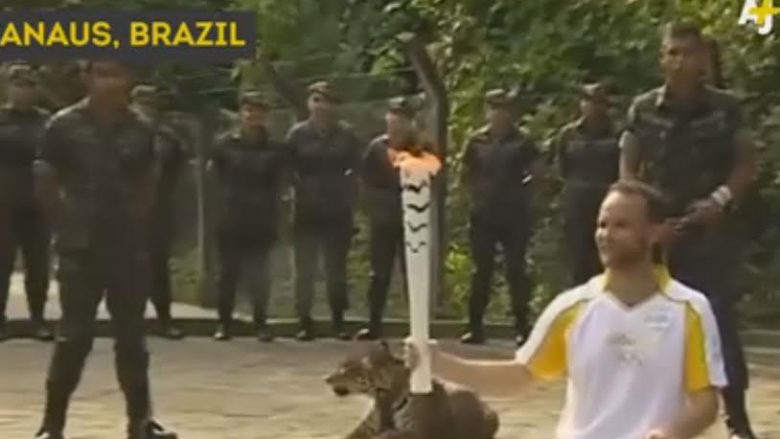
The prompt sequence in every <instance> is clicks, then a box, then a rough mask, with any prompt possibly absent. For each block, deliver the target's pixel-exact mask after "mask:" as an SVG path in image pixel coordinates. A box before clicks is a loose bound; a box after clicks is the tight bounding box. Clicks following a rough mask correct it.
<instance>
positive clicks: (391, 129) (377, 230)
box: [356, 98, 421, 340]
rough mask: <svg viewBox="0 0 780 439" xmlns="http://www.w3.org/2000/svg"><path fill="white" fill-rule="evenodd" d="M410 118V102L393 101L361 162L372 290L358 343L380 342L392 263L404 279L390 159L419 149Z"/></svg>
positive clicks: (397, 187)
mask: <svg viewBox="0 0 780 439" xmlns="http://www.w3.org/2000/svg"><path fill="white" fill-rule="evenodd" d="M415 112H416V109H415V108H414V105H413V104H412V103H411V102H410V101H409V99H407V98H396V99H392V100H391V101H390V102H389V108H388V111H387V114H386V115H385V121H386V123H387V132H386V133H385V134H382V135H380V136H379V137H377V138H375V139H374V140H372V141H371V143H370V144H369V145H368V148H367V149H366V152H365V154H364V156H363V166H362V170H361V174H362V178H363V181H364V183H365V191H366V200H367V207H368V216H369V220H370V224H371V226H370V227H371V236H370V253H371V285H370V287H369V290H368V304H369V306H368V308H369V325H368V327H367V328H364V329H362V330H361V331H360V332H358V334H357V336H356V338H357V339H358V340H374V339H377V338H380V337H381V336H382V315H383V313H384V308H385V303H386V302H387V290H388V288H389V287H390V277H391V275H392V273H393V263H394V262H395V260H396V257H398V259H399V261H400V264H401V268H402V272H403V273H404V275H405V274H406V269H405V268H406V267H405V258H404V256H405V255H404V224H403V210H402V208H401V181H400V176H399V174H398V169H397V168H396V167H395V166H393V163H392V159H393V156H394V155H395V154H397V153H398V152H400V151H417V150H420V149H421V145H420V144H419V139H418V138H417V135H416V133H415V131H414V129H415V128H414V116H415Z"/></svg>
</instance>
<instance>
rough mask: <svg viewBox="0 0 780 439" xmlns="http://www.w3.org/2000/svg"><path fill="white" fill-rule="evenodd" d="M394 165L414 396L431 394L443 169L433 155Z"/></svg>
mask: <svg viewBox="0 0 780 439" xmlns="http://www.w3.org/2000/svg"><path fill="white" fill-rule="evenodd" d="M394 164H395V166H396V167H397V168H398V169H399V172H400V175H401V188H402V192H401V200H402V206H403V207H402V209H403V218H404V248H405V250H406V276H407V282H408V292H409V318H410V322H409V324H410V332H411V340H412V343H414V345H415V346H416V347H417V349H418V352H419V353H420V365H419V366H418V367H417V368H415V370H414V371H413V372H412V376H411V382H410V389H411V392H412V394H429V393H431V391H432V389H433V386H432V381H431V380H432V377H431V361H430V352H429V349H428V342H429V338H430V307H431V303H430V297H431V295H430V294H429V293H430V291H429V289H430V288H431V283H430V278H431V257H432V256H433V255H432V252H431V239H432V233H431V229H432V225H431V220H432V215H431V213H432V206H433V199H432V197H431V186H432V179H433V177H434V176H435V175H436V173H437V172H438V171H439V169H440V168H441V162H440V161H439V159H438V158H437V157H436V156H434V155H433V154H430V153H424V152H423V153H420V154H417V155H413V154H410V153H407V152H401V153H398V154H397V155H396V156H395V158H394Z"/></svg>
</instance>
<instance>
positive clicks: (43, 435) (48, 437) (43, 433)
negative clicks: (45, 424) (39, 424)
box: [35, 428, 65, 439]
mask: <svg viewBox="0 0 780 439" xmlns="http://www.w3.org/2000/svg"><path fill="white" fill-rule="evenodd" d="M35 439H65V436H63V435H62V433H52V432H50V431H48V430H46V429H44V428H42V429H40V430H38V433H36V434H35Z"/></svg>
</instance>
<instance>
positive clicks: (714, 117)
mask: <svg viewBox="0 0 780 439" xmlns="http://www.w3.org/2000/svg"><path fill="white" fill-rule="evenodd" d="M627 124H628V125H627V129H626V134H624V136H623V138H622V140H621V143H622V144H623V147H625V143H626V142H635V143H636V144H635V145H634V146H635V147H636V149H637V150H638V151H639V157H640V171H639V176H640V178H641V179H642V180H644V181H647V182H649V183H651V184H654V185H656V186H657V187H658V188H659V189H661V190H662V191H663V192H664V193H665V195H666V196H667V197H668V198H669V200H670V202H671V207H672V210H673V212H672V213H673V214H675V215H681V214H682V213H683V212H684V210H685V208H686V207H687V206H688V205H690V203H692V202H693V201H696V200H697V199H700V198H704V197H707V196H708V195H709V194H710V193H712V191H713V190H715V189H716V188H717V187H718V186H720V185H721V184H724V183H725V182H726V180H727V178H728V176H729V174H730V172H731V170H732V166H733V163H734V158H735V145H734V137H735V133H736V132H737V131H738V130H740V129H741V128H742V120H741V114H740V108H739V104H738V101H737V99H736V98H735V97H734V96H732V95H730V94H728V93H726V92H724V91H720V90H715V89H712V88H703V89H702V90H701V92H700V93H699V94H698V96H697V98H696V102H695V103H694V104H693V105H692V106H690V108H689V109H688V110H686V111H682V110H679V109H676V108H674V107H673V106H672V105H671V104H670V102H669V97H668V95H667V92H666V88H665V87H660V88H656V89H654V90H651V91H649V92H647V93H644V94H642V95H640V96H638V97H637V98H636V99H634V102H633V103H632V105H631V107H630V108H629V110H628V120H627Z"/></svg>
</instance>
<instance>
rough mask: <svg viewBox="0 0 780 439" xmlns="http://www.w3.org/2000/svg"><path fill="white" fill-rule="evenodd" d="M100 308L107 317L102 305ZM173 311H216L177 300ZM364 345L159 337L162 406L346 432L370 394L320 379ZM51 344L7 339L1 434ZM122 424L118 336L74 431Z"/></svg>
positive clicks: (757, 373)
mask: <svg viewBox="0 0 780 439" xmlns="http://www.w3.org/2000/svg"><path fill="white" fill-rule="evenodd" d="M15 281H18V279H15ZM14 284H15V288H14V289H13V292H14V293H13V294H12V295H11V301H10V303H9V317H11V318H15V319H19V318H23V317H25V316H26V306H25V303H24V298H23V297H22V296H21V295H20V294H19V290H20V289H19V288H18V282H14ZM52 296H53V297H52V299H53V300H52V301H50V306H49V309H48V315H49V316H50V317H52V318H56V317H57V315H58V314H59V312H58V310H57V307H56V299H55V297H56V286H54V288H53V291H52ZM149 311H150V312H149V315H150V316H151V315H153V314H152V313H151V310H149ZM101 314H102V316H103V317H105V315H106V314H105V309H103V308H101ZM174 314H175V315H177V316H179V317H182V318H194V319H199V318H211V317H212V316H213V313H212V312H209V311H203V310H201V309H199V308H197V307H192V306H187V305H180V304H179V305H176V307H175V309H174ZM360 348H361V346H360V345H357V344H353V343H339V342H334V341H324V340H323V341H318V342H316V343H313V344H299V343H296V342H293V341H290V340H281V341H279V342H277V343H274V344H271V345H261V344H258V343H256V342H254V341H253V340H252V339H237V340H235V341H233V342H231V343H226V344H222V343H216V342H212V341H211V340H209V339H204V338H200V339H198V338H191V339H186V340H184V341H182V342H172V341H165V340H160V339H156V338H152V339H150V349H151V351H152V358H153V366H152V367H153V369H152V376H153V381H154V383H153V385H154V393H155V397H156V398H155V399H156V408H157V411H158V413H159V415H160V417H161V418H162V419H163V420H164V421H165V422H166V423H168V424H170V425H171V426H172V427H174V428H175V429H176V430H177V431H178V432H179V433H180V436H181V438H182V439H266V438H267V439H272V438H273V439H316V438H340V437H343V436H344V434H346V433H347V432H348V430H349V429H350V427H351V426H352V425H353V424H355V423H357V422H358V420H359V418H360V417H361V416H362V414H363V413H364V412H365V410H366V408H367V405H366V404H367V402H366V401H365V400H362V399H360V398H348V399H338V398H336V397H334V396H333V395H332V394H331V393H330V391H329V389H328V388H327V386H326V385H325V384H324V383H323V381H322V377H323V376H324V375H325V374H326V373H328V372H329V371H330V370H331V369H332V368H333V367H334V366H335V364H336V363H337V362H338V361H339V360H340V359H341V358H343V357H344V356H345V355H346V354H347V353H349V352H353V351H354V350H355V349H360ZM50 350H51V345H49V344H42V343H37V342H34V341H30V340H14V341H10V342H6V343H2V344H0V439H23V438H30V437H31V435H32V434H33V432H34V430H35V429H36V427H37V425H38V422H39V421H40V410H41V406H42V404H43V396H42V393H41V390H42V388H43V384H44V379H45V371H46V366H47V363H48V361H49V355H50ZM506 352H507V353H509V352H510V351H508V350H507V351H506ZM752 359H753V361H752V366H753V368H754V371H753V380H754V381H753V382H754V384H753V388H754V390H753V391H752V392H751V394H750V405H751V411H752V413H753V417H754V419H755V424H756V427H757V430H758V432H759V433H761V438H762V439H780V350H771V349H770V350H763V351H756V352H755V353H754V355H753V356H752ZM561 399H562V389H561V386H560V385H554V386H548V387H540V388H537V389H535V390H534V391H533V392H532V393H530V394H528V395H527V396H526V397H524V398H523V399H522V400H518V401H491V403H492V404H493V405H494V406H495V407H496V408H497V409H498V410H499V411H500V415H501V420H502V429H501V432H500V438H501V439H523V438H530V439H545V438H550V437H552V434H553V431H554V427H555V422H556V419H557V416H558V412H559V410H560V407H561ZM123 422H124V420H123V404H122V399H121V395H120V394H119V392H118V391H117V386H116V384H115V380H114V368H113V352H112V348H111V341H110V340H109V339H99V340H97V341H96V343H95V349H94V351H93V354H92V357H91V359H90V362H89V363H88V367H87V370H86V371H85V375H84V379H83V381H82V385H81V387H80V388H79V390H78V392H77V394H76V396H75V399H74V402H73V404H72V407H71V418H70V421H69V429H68V431H69V433H70V436H69V438H70V439H108V438H110V439H119V438H122V437H123V436H122V431H123ZM605 439H606V438H605ZM706 439H725V434H724V433H723V431H722V428H721V427H720V426H718V427H717V428H716V429H714V430H713V432H712V433H711V434H710V435H709V436H706Z"/></svg>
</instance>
